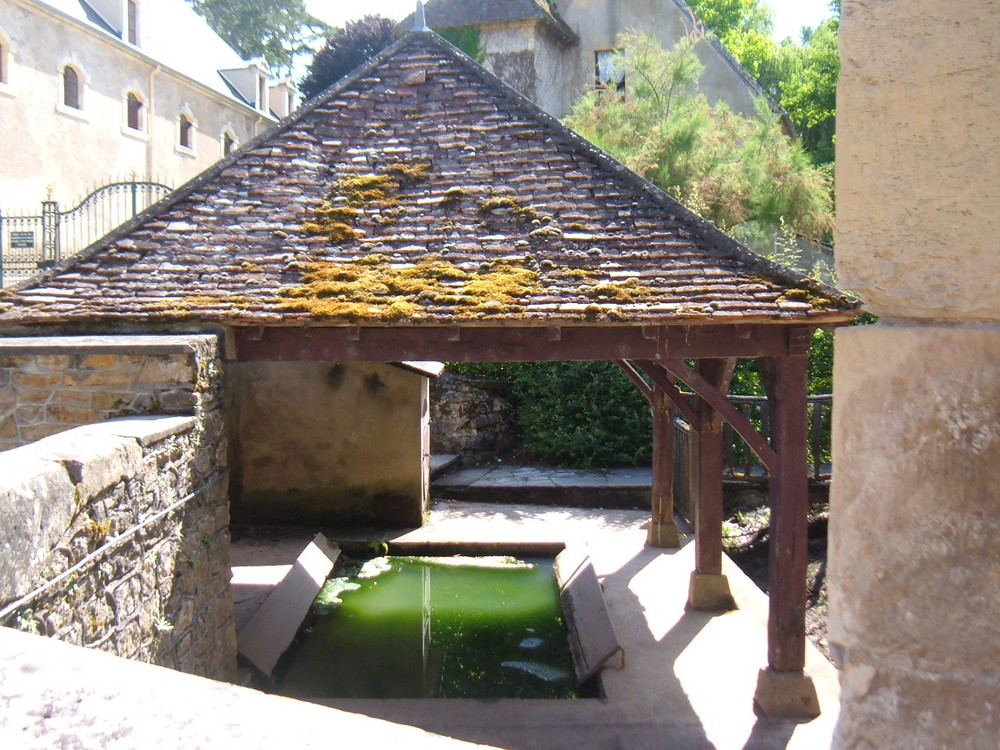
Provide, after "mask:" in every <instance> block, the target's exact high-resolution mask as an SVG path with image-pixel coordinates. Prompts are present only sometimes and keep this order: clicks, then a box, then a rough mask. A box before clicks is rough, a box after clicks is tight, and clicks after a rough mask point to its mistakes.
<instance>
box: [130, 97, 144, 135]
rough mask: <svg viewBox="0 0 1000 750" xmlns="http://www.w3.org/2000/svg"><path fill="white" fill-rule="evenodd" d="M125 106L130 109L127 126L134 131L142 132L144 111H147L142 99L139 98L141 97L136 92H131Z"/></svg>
mask: <svg viewBox="0 0 1000 750" xmlns="http://www.w3.org/2000/svg"><path fill="white" fill-rule="evenodd" d="M125 106H126V108H127V109H128V112H127V113H126V120H125V124H126V125H128V127H129V128H131V129H132V130H142V128H143V117H144V112H143V110H144V109H145V107H144V106H143V104H142V99H141V98H139V95H138V94H137V93H135V92H134V91H129V92H128V96H127V97H125Z"/></svg>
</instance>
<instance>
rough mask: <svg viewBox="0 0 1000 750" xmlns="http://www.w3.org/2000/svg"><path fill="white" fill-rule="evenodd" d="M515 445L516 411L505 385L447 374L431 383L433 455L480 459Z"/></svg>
mask: <svg viewBox="0 0 1000 750" xmlns="http://www.w3.org/2000/svg"><path fill="white" fill-rule="evenodd" d="M515 444H516V431H515V427H514V409H513V406H512V404H511V400H510V393H509V392H508V391H507V388H506V386H505V385H504V384H503V383H498V382H495V381H490V380H480V379H476V378H466V377H462V376H460V375H455V374H453V373H445V374H444V375H442V376H441V377H440V378H437V379H436V380H435V381H433V382H432V383H431V452H432V453H459V454H463V455H472V456H476V455H481V454H483V453H502V452H503V451H506V450H509V449H511V448H513V447H514V445H515Z"/></svg>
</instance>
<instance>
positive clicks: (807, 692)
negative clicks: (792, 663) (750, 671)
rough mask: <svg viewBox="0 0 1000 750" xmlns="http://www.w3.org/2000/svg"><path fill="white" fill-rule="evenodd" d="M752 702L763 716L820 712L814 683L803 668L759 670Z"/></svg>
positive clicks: (812, 716) (789, 716) (805, 716)
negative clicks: (788, 670) (791, 670)
mask: <svg viewBox="0 0 1000 750" xmlns="http://www.w3.org/2000/svg"><path fill="white" fill-rule="evenodd" d="M753 702H754V705H755V706H756V707H757V708H758V709H759V710H760V712H761V713H763V714H765V715H766V716H776V717H780V718H782V719H815V718H816V717H817V716H819V714H820V710H819V697H818V696H817V695H816V686H815V685H813V681H812V677H810V676H809V675H807V674H806V673H805V672H777V671H775V670H773V669H771V668H770V667H767V668H766V669H762V670H760V672H758V673H757V690H756V691H755V692H754V696H753Z"/></svg>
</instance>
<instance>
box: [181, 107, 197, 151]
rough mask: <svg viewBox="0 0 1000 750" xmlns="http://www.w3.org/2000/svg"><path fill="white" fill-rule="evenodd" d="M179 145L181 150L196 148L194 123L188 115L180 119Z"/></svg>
mask: <svg viewBox="0 0 1000 750" xmlns="http://www.w3.org/2000/svg"><path fill="white" fill-rule="evenodd" d="M177 145H179V146H180V147H181V148H194V123H193V122H191V118H190V117H188V116H187V115H181V116H180V118H178V127H177Z"/></svg>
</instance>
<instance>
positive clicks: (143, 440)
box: [39, 415, 198, 447]
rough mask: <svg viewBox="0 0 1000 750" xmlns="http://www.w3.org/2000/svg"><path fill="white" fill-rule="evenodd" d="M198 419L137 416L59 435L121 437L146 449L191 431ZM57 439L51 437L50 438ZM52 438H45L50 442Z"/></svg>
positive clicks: (90, 425)
mask: <svg viewBox="0 0 1000 750" xmlns="http://www.w3.org/2000/svg"><path fill="white" fill-rule="evenodd" d="M197 423H198V419H197V418H196V417H194V416H170V417H164V416H158V415H151V416H137V417H122V418H121V419H110V420H108V421H107V422H95V423H94V424H88V425H84V426H82V427H76V428H74V429H72V430H67V431H66V432H62V433H59V434H60V435H70V434H72V435H73V436H79V437H122V438H132V439H133V440H136V441H137V442H138V443H139V445H141V446H143V447H146V446H148V445H152V444H153V443H158V442H160V441H161V440H166V439H167V438H168V437H173V436H174V435H180V434H181V433H183V432H188V431H189V430H193V429H194V427H195V425H197ZM55 437H58V436H57V435H53V436H52V438H55ZM52 438H45V440H50V439H52ZM39 442H41V441H39Z"/></svg>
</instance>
